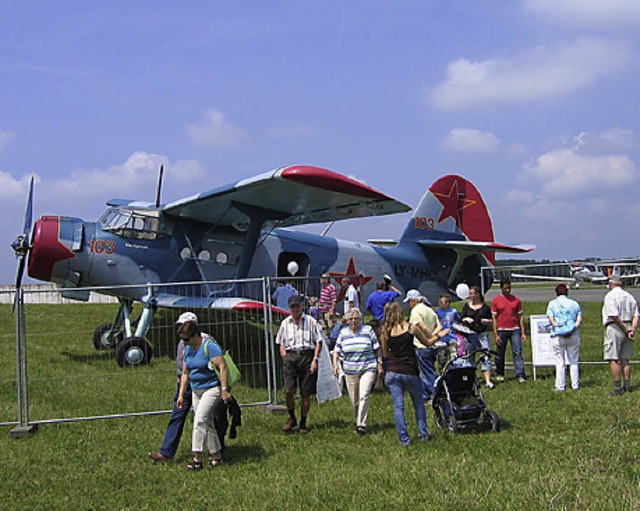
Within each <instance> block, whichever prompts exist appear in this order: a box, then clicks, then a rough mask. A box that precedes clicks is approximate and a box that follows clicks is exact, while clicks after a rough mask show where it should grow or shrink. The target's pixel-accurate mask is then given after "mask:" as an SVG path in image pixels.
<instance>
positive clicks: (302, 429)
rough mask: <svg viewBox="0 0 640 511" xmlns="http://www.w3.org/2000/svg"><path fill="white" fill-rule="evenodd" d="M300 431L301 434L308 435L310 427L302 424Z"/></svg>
mask: <svg viewBox="0 0 640 511" xmlns="http://www.w3.org/2000/svg"><path fill="white" fill-rule="evenodd" d="M298 432H299V433H300V434H301V435H306V434H307V433H309V428H308V427H307V426H300V429H299V430H298Z"/></svg>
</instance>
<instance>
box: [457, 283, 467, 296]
mask: <svg viewBox="0 0 640 511" xmlns="http://www.w3.org/2000/svg"><path fill="white" fill-rule="evenodd" d="M456 294H457V295H458V296H459V297H460V298H461V299H462V300H466V299H467V298H469V286H467V285H466V284H465V283H464V282H460V284H458V285H457V286H456Z"/></svg>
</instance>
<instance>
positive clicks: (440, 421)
mask: <svg viewBox="0 0 640 511" xmlns="http://www.w3.org/2000/svg"><path fill="white" fill-rule="evenodd" d="M433 413H434V416H435V420H436V426H438V428H439V429H446V427H447V425H446V423H445V420H444V416H443V415H442V410H441V409H440V407H439V406H436V407H435V408H434V409H433Z"/></svg>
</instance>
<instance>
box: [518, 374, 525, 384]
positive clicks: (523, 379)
mask: <svg viewBox="0 0 640 511" xmlns="http://www.w3.org/2000/svg"><path fill="white" fill-rule="evenodd" d="M516 380H518V383H527V379H526V378H525V377H524V376H518V377H517V378H516Z"/></svg>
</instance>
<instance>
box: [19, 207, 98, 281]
mask: <svg viewBox="0 0 640 511" xmlns="http://www.w3.org/2000/svg"><path fill="white" fill-rule="evenodd" d="M84 239H85V224H84V222H83V221H82V220H81V219H79V218H72V217H60V216H43V217H41V218H40V219H38V221H37V222H36V223H35V226H34V228H33V236H32V247H31V250H30V252H29V264H28V267H27V271H28V274H29V276H30V277H32V278H34V279H39V280H45V281H50V282H58V283H71V284H73V285H78V284H79V281H80V279H81V277H82V274H83V273H86V272H87V271H88V269H89V264H90V261H89V258H88V257H87V256H86V255H85V254H84V252H83V249H84V244H85V243H84Z"/></svg>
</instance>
